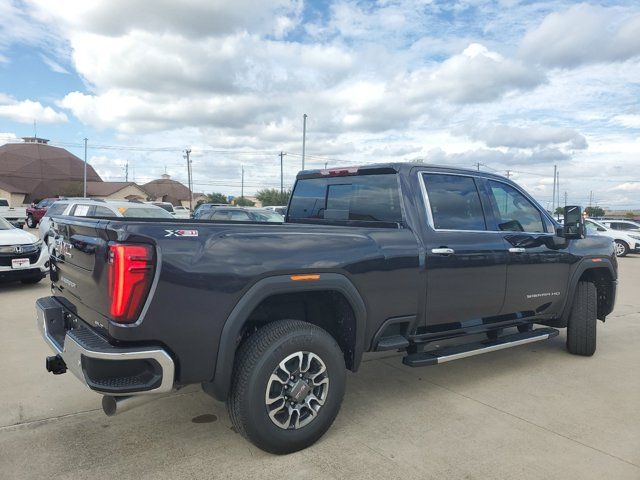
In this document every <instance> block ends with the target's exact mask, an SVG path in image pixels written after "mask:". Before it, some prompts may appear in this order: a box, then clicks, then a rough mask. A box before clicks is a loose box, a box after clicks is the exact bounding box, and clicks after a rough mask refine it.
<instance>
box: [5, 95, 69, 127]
mask: <svg viewBox="0 0 640 480" xmlns="http://www.w3.org/2000/svg"><path fill="white" fill-rule="evenodd" d="M0 118H6V119H9V120H13V121H14V122H19V123H32V122H33V121H34V120H35V121H37V122H41V123H60V122H66V121H67V116H66V115H65V114H64V113H62V112H57V111H55V110H54V109H53V108H51V107H45V106H43V105H42V104H41V103H40V102H36V101H33V100H20V101H19V100H15V99H14V98H12V97H10V96H8V95H4V94H0Z"/></svg>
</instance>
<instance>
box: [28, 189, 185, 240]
mask: <svg viewBox="0 0 640 480" xmlns="http://www.w3.org/2000/svg"><path fill="white" fill-rule="evenodd" d="M56 215H70V216H72V217H94V218H101V217H102V218H113V217H118V218H122V217H129V218H173V216H172V215H171V214H170V213H169V212H167V211H166V210H164V209H162V208H160V207H157V206H155V205H150V204H148V203H137V202H128V201H126V200H98V199H90V198H66V199H61V200H58V201H57V202H55V203H53V204H52V205H51V206H50V207H49V208H48V209H47V213H45V215H44V217H42V220H40V227H39V228H40V238H42V240H43V241H44V242H45V243H47V244H48V243H49V230H50V227H51V217H52V216H56Z"/></svg>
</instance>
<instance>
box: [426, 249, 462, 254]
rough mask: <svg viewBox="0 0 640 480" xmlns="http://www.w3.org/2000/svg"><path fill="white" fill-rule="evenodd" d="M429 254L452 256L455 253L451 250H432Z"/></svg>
mask: <svg viewBox="0 0 640 480" xmlns="http://www.w3.org/2000/svg"><path fill="white" fill-rule="evenodd" d="M431 253H433V254H435V255H453V254H454V253H456V251H455V250H454V249H453V248H432V249H431Z"/></svg>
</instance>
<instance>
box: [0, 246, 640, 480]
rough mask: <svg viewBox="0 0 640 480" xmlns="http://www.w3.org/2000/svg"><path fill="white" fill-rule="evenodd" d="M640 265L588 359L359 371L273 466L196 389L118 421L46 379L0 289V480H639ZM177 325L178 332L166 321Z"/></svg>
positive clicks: (557, 350) (541, 347) (87, 396)
mask: <svg viewBox="0 0 640 480" xmlns="http://www.w3.org/2000/svg"><path fill="white" fill-rule="evenodd" d="M639 284H640V256H629V257H628V258H623V259H620V285H619V290H618V300H617V304H616V309H615V311H614V313H613V314H612V315H611V316H610V317H609V318H608V319H607V321H606V323H604V324H602V323H600V322H599V323H598V351H597V352H596V354H595V355H594V356H593V357H591V358H585V357H577V356H572V355H569V354H568V353H567V352H566V350H565V346H564V342H565V333H564V331H562V332H561V334H560V336H559V337H556V338H554V339H552V340H549V341H547V342H540V343H536V344H531V345H528V346H522V347H517V348H513V349H507V350H502V351H499V352H495V353H490V354H487V355H481V356H477V357H471V358H466V359H463V360H459V361H456V362H451V363H446V364H443V365H440V366H434V367H426V368H414V369H412V368H409V367H405V366H403V365H402V363H401V357H400V356H399V355H398V354H392V355H386V356H379V355H376V356H372V357H368V358H367V359H366V361H365V362H364V363H363V365H362V368H361V370H360V371H359V372H358V373H357V374H349V376H348V385H347V394H346V397H345V401H344V404H343V407H342V410H341V412H340V415H339V416H338V418H337V420H336V422H335V423H334V425H333V427H332V428H331V429H330V430H329V432H328V433H327V434H326V435H325V436H324V437H323V438H322V439H321V440H320V441H319V442H318V443H317V444H316V445H314V446H312V447H311V448H309V449H307V450H304V451H302V452H298V453H295V454H292V455H288V456H283V457H278V456H273V455H270V454H267V453H264V452H262V451H261V450H259V449H257V448H255V447H254V446H252V445H251V444H250V443H248V442H247V441H245V440H244V439H243V438H242V437H241V436H240V435H238V434H237V433H235V432H234V431H233V430H232V428H231V424H230V421H229V419H228V417H227V413H226V410H225V407H224V405H223V404H221V403H218V402H216V401H214V400H213V399H211V398H210V397H208V396H207V395H205V394H204V393H202V391H201V390H200V389H199V388H196V387H193V388H189V389H185V390H182V391H180V393H178V394H176V395H173V396H170V397H165V398H162V399H160V400H157V401H155V402H152V403H148V404H146V405H143V406H141V407H139V408H136V409H133V410H131V411H129V412H125V413H123V414H122V415H120V416H117V417H112V418H109V417H106V416H105V415H104V414H103V413H102V410H101V409H100V397H99V396H98V395H97V394H95V393H92V392H91V391H90V390H88V389H87V388H86V387H83V386H82V385H81V384H80V382H78V381H77V380H76V379H75V378H74V377H73V376H72V374H65V375H60V376H53V375H51V374H49V373H47V372H46V371H45V369H44V358H45V357H46V356H47V355H50V351H49V350H48V348H47V347H46V345H45V344H44V342H43V341H42V339H41V338H40V336H39V333H38V331H37V328H36V325H35V311H34V301H35V300H36V299H37V298H38V297H41V296H46V295H48V294H49V287H48V284H47V281H46V280H43V281H42V282H41V283H40V284H38V285H21V284H7V285H0V352H1V353H2V360H1V361H0V405H1V406H2V408H1V409H0V478H3V479H10V480H13V479H49V478H55V479H67V478H68V479H83V478H91V479H103V478H104V479H110V480H111V479H113V478H117V479H129V478H135V479H158V478H171V479H180V478H185V479H192V478H221V479H222V478H238V479H249V478H260V479H272V478H273V479H289V478H293V479H298V478H299V479H345V478H349V479H360V478H362V479H367V480H372V479H389V478H403V479H406V478H420V479H425V478H437V479H448V478H452V479H453V478H455V479H460V478H465V479H488V478H496V479H507V478H509V479H511V478H518V479H528V478H547V479H548V478H562V479H573V478H580V479H592V478H593V479H602V478H608V479H612V480H613V479H616V480H619V479H635V480H638V479H640V295H638V285H639ZM176 321H179V319H176Z"/></svg>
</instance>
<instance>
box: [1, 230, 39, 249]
mask: <svg viewBox="0 0 640 480" xmlns="http://www.w3.org/2000/svg"><path fill="white" fill-rule="evenodd" d="M37 241H38V237H36V236H35V235H33V234H31V233H29V232H25V231H24V230H20V229H19V228H12V229H10V230H0V245H28V244H30V243H36V242H37Z"/></svg>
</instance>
